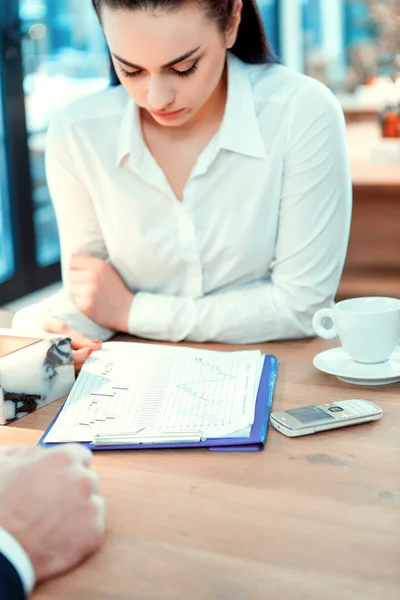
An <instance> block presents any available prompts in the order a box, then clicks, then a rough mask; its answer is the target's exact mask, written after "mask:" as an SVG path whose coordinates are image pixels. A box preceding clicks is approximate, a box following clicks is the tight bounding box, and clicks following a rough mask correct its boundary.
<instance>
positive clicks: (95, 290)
mask: <svg viewBox="0 0 400 600" xmlns="http://www.w3.org/2000/svg"><path fill="white" fill-rule="evenodd" d="M68 279H69V282H70V290H71V293H72V297H73V299H74V302H75V304H76V306H77V308H78V309H79V310H80V311H81V312H82V313H83V314H84V315H86V316H87V317H89V319H91V320H92V321H94V322H95V323H98V324H99V325H101V326H102V327H106V328H108V329H115V330H117V331H123V332H128V319H129V311H130V308H131V304H132V301H133V298H134V295H133V294H132V292H130V291H129V290H128V288H127V287H126V285H125V283H124V282H123V280H122V278H121V277H120V275H119V274H118V273H117V271H116V270H115V269H114V268H113V267H111V266H110V265H109V264H107V263H106V262H104V261H103V260H100V259H99V258H95V257H94V256H88V255H81V254H75V255H73V256H72V258H71V261H70V269H69V274H68Z"/></svg>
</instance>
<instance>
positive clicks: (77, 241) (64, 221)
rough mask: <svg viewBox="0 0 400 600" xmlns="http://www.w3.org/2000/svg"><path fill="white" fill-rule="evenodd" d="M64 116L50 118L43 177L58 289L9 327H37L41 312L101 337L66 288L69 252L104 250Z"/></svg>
mask: <svg viewBox="0 0 400 600" xmlns="http://www.w3.org/2000/svg"><path fill="white" fill-rule="evenodd" d="M70 135H71V132H70V129H69V127H68V121H67V118H66V114H65V113H64V112H63V113H61V114H60V115H59V116H58V117H56V118H55V119H54V120H53V122H52V124H51V125H50V128H49V131H48V133H47V145H46V175H47V182H48V186H49V190H50V195H51V198H52V202H53V205H54V209H55V213H56V218H57V224H58V230H59V235H60V242H61V266H62V273H63V288H62V290H61V291H60V292H58V293H56V294H55V295H53V296H51V297H50V298H47V299H46V300H44V301H42V302H39V303H37V304H34V305H32V306H29V307H28V308H24V309H22V310H20V311H18V312H17V313H16V315H15V316H14V320H13V328H15V329H24V330H35V329H40V327H41V323H42V322H43V319H45V318H46V316H50V315H51V316H53V317H57V318H59V319H61V320H62V321H64V322H66V323H67V324H68V325H69V326H70V327H72V328H73V329H76V330H77V331H80V332H81V333H83V334H85V335H87V336H89V337H91V338H93V339H101V340H106V339H109V338H110V337H111V336H112V335H113V333H115V332H113V331H112V330H110V329H105V328H103V327H100V326H99V325H97V324H96V323H94V322H93V321H92V320H90V319H88V318H87V317H86V316H85V315H83V314H82V313H81V312H80V311H79V310H78V309H77V307H76V306H75V304H74V302H73V300H72V298H71V296H70V294H69V292H68V280H67V272H68V264H69V260H70V257H71V254H73V253H88V254H92V255H93V256H97V257H98V258H101V259H102V260H106V259H107V249H106V246H105V243H104V239H103V235H102V232H101V228H100V225H99V222H98V219H97V216H96V212H95V209H94V206H93V203H92V200H91V197H90V194H89V192H88V190H87V188H86V186H85V184H84V183H83V181H84V178H83V177H82V176H81V174H80V173H79V164H80V161H79V157H75V156H73V144H71V143H70Z"/></svg>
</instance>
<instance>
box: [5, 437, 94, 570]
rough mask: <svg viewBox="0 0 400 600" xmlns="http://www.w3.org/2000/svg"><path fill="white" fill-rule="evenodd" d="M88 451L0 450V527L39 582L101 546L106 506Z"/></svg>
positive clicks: (72, 447) (69, 448)
mask: <svg viewBox="0 0 400 600" xmlns="http://www.w3.org/2000/svg"><path fill="white" fill-rule="evenodd" d="M91 461H92V454H91V452H90V450H88V449H87V448H84V447H83V446H79V445H77V444H69V445H68V446H59V447H57V448H56V449H51V450H48V449H44V448H37V447H36V448H35V447H21V446H16V447H12V448H7V447H1V448H0V527H3V528H4V529H6V530H7V531H8V532H9V533H10V534H11V535H12V536H14V538H15V539H16V540H17V541H18V542H19V543H20V544H21V546H22V547H23V548H24V549H25V551H26V552H27V554H28V555H29V557H30V559H31V562H32V565H33V568H34V571H35V575H36V580H37V581H38V582H40V581H43V580H45V579H48V578H50V577H54V576H56V575H59V574H60V573H63V572H64V571H66V570H68V569H71V568H72V567H75V566H76V565H78V563H80V562H81V561H82V560H83V559H84V558H85V557H87V556H88V555H89V554H91V553H92V552H94V551H96V550H97V549H98V548H99V547H100V545H101V543H102V540H103V536H104V521H105V503H104V500H103V498H102V497H101V496H100V495H99V479H98V476H97V475H96V473H95V472H94V471H93V470H92V469H90V464H91Z"/></svg>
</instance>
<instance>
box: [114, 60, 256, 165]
mask: <svg viewBox="0 0 400 600" xmlns="http://www.w3.org/2000/svg"><path fill="white" fill-rule="evenodd" d="M227 64H228V96H227V102H226V107H225V113H224V117H223V120H222V123H221V127H220V130H219V132H218V134H217V138H216V142H217V146H218V147H219V148H221V149H225V150H230V151H232V152H238V153H240V154H245V155H247V156H253V157H255V158H265V157H266V150H265V146H264V142H263V139H262V137H261V132H260V127H259V121H258V117H257V114H256V109H255V104H254V98H253V90H252V87H251V82H250V80H249V77H248V73H247V67H246V65H245V64H244V63H243V62H242V61H241V60H240V59H238V58H237V57H236V56H234V55H233V54H231V53H230V52H228V59H227ZM145 150H146V144H145V141H144V139H143V133H142V127H141V123H140V113H139V108H138V106H137V105H136V103H135V102H134V101H133V100H132V98H130V97H129V96H128V97H127V102H126V106H125V108H124V110H123V113H122V120H121V129H120V133H119V139H118V144H117V166H120V165H121V162H122V160H123V159H124V158H125V157H126V156H127V155H130V156H131V157H132V159H133V160H134V161H136V160H137V161H139V160H141V159H142V158H143V155H144V152H145Z"/></svg>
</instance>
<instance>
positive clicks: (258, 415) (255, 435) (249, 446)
mask: <svg viewBox="0 0 400 600" xmlns="http://www.w3.org/2000/svg"><path fill="white" fill-rule="evenodd" d="M278 365H279V361H278V359H277V358H276V357H275V356H272V355H265V358H264V366H263V370H262V373H261V377H260V384H259V387H258V392H257V398H256V409H255V414H254V422H253V425H252V427H251V431H250V435H249V437H241V438H240V437H239V438H219V439H209V440H204V441H201V442H195V443H193V442H169V443H157V442H152V443H151V444H137V443H136V444H135V443H132V444H117V443H113V444H112V445H109V444H107V445H104V446H101V445H97V444H96V445H94V444H93V443H91V442H80V443H81V444H82V445H83V446H86V447H87V448H90V449H91V450H110V451H113V450H156V449H165V448H208V450H210V451H213V452H258V451H260V450H262V449H263V448H264V445H265V441H266V438H267V431H268V424H269V417H270V413H271V407H272V400H273V396H274V390H275V383H276V376H277V372H278ZM62 409H63V407H62V408H61V409H60V410H59V412H58V413H57V415H56V417H55V418H54V419H53V421H52V422H51V424H50V426H49V427H48V428H47V430H46V431H45V433H44V434H43V436H42V437H41V439H40V441H39V442H38V445H39V446H44V447H52V446H57V445H59V444H61V443H62V442H51V443H46V442H45V441H44V440H45V439H46V436H47V435H48V433H49V432H50V430H51V428H52V427H53V425H54V424H55V423H56V421H57V419H58V417H59V415H60V413H61V411H62Z"/></svg>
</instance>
